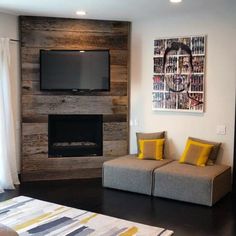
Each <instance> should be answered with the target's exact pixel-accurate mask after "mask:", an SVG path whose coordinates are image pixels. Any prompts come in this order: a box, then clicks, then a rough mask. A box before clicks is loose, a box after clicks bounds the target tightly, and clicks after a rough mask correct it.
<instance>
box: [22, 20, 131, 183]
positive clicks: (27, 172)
mask: <svg viewBox="0 0 236 236" xmlns="http://www.w3.org/2000/svg"><path fill="white" fill-rule="evenodd" d="M19 19H20V36H21V80H22V81H21V93H22V95H21V96H22V99H21V106H22V107H21V111H22V165H21V177H22V181H34V180H52V179H72V178H93V177H101V174H102V164H103V162H104V161H105V160H109V159H112V158H114V157H117V156H121V155H125V154H127V153H128V146H129V141H128V140H129V128H128V127H129V107H128V106H129V92H128V87H129V55H130V48H129V40H130V23H129V22H121V21H101V20H84V19H64V18H49V17H32V16H20V18H19ZM40 49H64V50H67V49H68V50H70V49H74V50H94V49H109V50H110V56H111V61H110V63H111V65H110V73H111V90H110V91H109V92H90V93H79V92H77V93H73V92H70V91H64V92H62V91H40V79H39V66H40V65H39V51H40ZM49 114H102V115H103V156H102V157H96V156H95V157H55V158H48V115H49Z"/></svg>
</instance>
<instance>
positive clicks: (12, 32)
mask: <svg viewBox="0 0 236 236" xmlns="http://www.w3.org/2000/svg"><path fill="white" fill-rule="evenodd" d="M2 37H3V38H11V39H18V38H19V33H18V19H17V16H13V15H9V14H5V13H0V38H2ZM10 50H11V73H12V74H11V78H12V81H11V82H12V95H13V96H12V99H13V106H14V112H13V113H14V122H15V129H16V143H17V147H16V149H17V168H18V171H19V170H20V70H19V68H20V66H19V63H20V59H19V42H11V44H10Z"/></svg>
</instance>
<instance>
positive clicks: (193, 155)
mask: <svg viewBox="0 0 236 236" xmlns="http://www.w3.org/2000/svg"><path fill="white" fill-rule="evenodd" d="M212 148H213V145H210V144H204V143H201V142H197V141H193V140H191V139H188V141H187V144H186V146H185V149H184V152H183V154H182V156H181V158H180V161H179V162H180V163H186V164H192V165H196V166H205V164H206V162H207V160H208V158H209V155H210V153H211V150H212Z"/></svg>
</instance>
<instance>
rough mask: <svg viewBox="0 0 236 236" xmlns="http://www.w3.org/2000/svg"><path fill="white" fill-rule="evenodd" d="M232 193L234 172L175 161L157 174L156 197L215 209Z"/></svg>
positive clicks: (217, 166)
mask: <svg viewBox="0 0 236 236" xmlns="http://www.w3.org/2000/svg"><path fill="white" fill-rule="evenodd" d="M230 190H231V168H230V167H229V166H225V165H214V166H205V167H197V166H193V165H188V164H180V163H179V162H178V161H173V162H171V163H169V164H168V165H165V166H163V167H160V168H158V169H156V170H155V171H154V190H153V195H154V196H158V197H165V198H171V199H176V200H181V201H186V202H192V203H198V204H202V205H207V206H212V205H213V204H214V203H215V202H217V201H218V200H219V199H220V198H221V197H223V196H224V195H225V194H226V193H228V192H229V191H230Z"/></svg>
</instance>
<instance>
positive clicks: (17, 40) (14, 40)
mask: <svg viewBox="0 0 236 236" xmlns="http://www.w3.org/2000/svg"><path fill="white" fill-rule="evenodd" d="M10 41H12V42H20V40H19V39H10Z"/></svg>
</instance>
